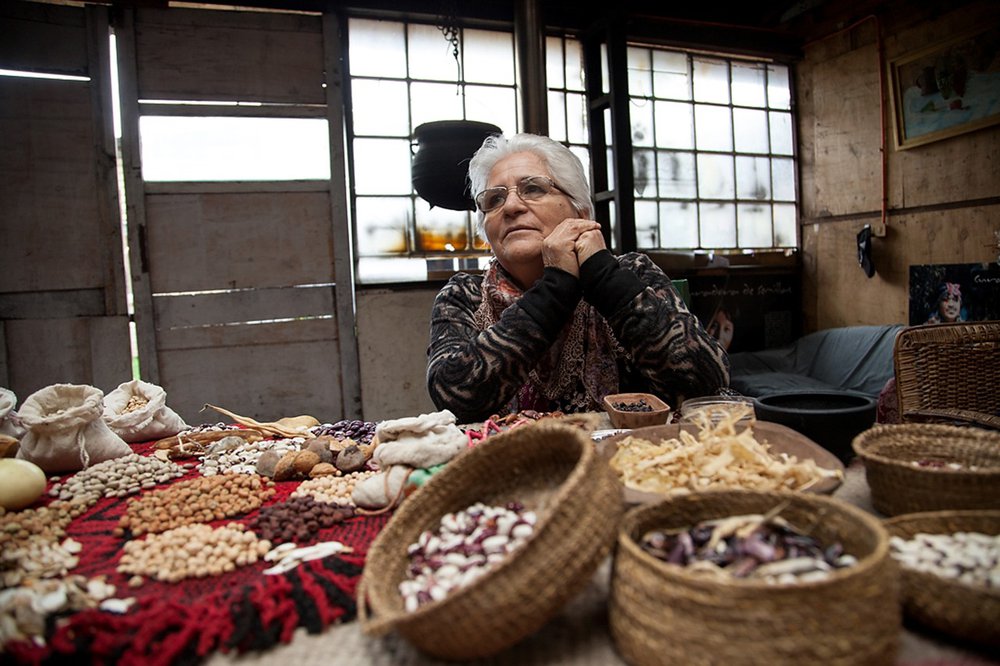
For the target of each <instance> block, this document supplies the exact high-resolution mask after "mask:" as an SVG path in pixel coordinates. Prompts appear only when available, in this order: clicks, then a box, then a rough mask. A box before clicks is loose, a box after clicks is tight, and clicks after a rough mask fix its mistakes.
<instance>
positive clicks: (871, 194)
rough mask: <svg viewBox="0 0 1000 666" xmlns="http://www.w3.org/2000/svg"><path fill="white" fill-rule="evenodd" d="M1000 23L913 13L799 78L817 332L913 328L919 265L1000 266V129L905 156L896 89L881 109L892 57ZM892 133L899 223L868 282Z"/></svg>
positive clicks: (987, 9)
mask: <svg viewBox="0 0 1000 666" xmlns="http://www.w3.org/2000/svg"><path fill="white" fill-rule="evenodd" d="M902 4H903V5H905V3H902ZM998 22H1000V5H997V3H995V2H974V3H970V4H968V5H967V6H966V7H964V8H962V9H961V10H960V11H953V12H944V13H940V14H937V13H936V14H934V15H931V14H929V13H927V11H926V10H920V11H917V10H914V8H912V7H902V9H901V10H900V11H899V12H898V13H893V12H885V13H882V14H881V15H880V16H879V19H878V22H877V23H876V21H875V20H873V19H869V20H865V21H863V22H861V23H859V24H857V25H855V26H853V27H851V28H850V29H848V30H844V31H841V32H839V33H836V34H832V35H830V36H828V37H827V38H825V39H820V40H817V41H816V42H813V43H812V44H810V45H808V46H807V48H806V52H805V59H804V60H803V61H802V62H801V63H800V64H799V65H798V67H797V76H796V87H797V89H798V94H797V96H796V99H797V103H798V111H799V141H800V160H801V165H800V168H801V187H802V192H801V194H802V197H801V198H802V251H803V270H804V283H803V311H804V315H805V327H806V330H807V331H810V330H818V329H825V328H830V327H834V326H847V325H853V324H887V323H907V322H908V321H909V314H908V308H909V268H910V266H911V265H921V264H949V263H975V262H990V261H996V260H997V254H998V250H997V247H996V243H997V240H996V236H995V234H996V233H998V232H1000V126H994V127H992V128H986V129H982V130H978V131H975V132H972V133H969V134H965V135H961V136H957V137H953V138H950V139H944V140H941V141H936V142H934V143H929V144H926V145H923V146H917V147H914V148H910V149H907V150H898V151H897V150H895V149H894V146H893V141H892V138H891V137H892V135H891V131H892V114H891V109H890V108H889V106H888V105H889V97H888V89H883V90H884V92H885V109H884V116H883V115H882V113H883V111H882V110H880V107H879V102H880V88H879V86H880V85H883V86H884V85H887V84H886V83H885V82H884V81H882V82H880V79H879V71H880V68H883V69H882V71H885V70H884V67H885V62H886V60H889V59H893V58H897V57H899V56H902V55H904V54H907V53H911V52H913V51H914V50H918V49H921V48H924V47H926V46H928V45H931V44H934V43H938V42H941V41H943V40H946V39H948V38H949V37H950V36H953V35H958V34H962V33H964V32H967V31H970V30H973V29H975V28H977V27H981V26H986V25H997V24H998ZM879 36H881V41H882V50H883V56H882V57H881V58H880V56H879V50H878V47H879V39H878V38H879ZM883 79H884V80H885V81H887V80H888V77H887V76H883ZM883 118H884V123H880V121H882V120H883ZM883 126H884V131H885V132H886V153H885V155H886V159H887V162H886V173H887V178H886V186H885V191H886V200H887V204H886V208H887V212H888V215H887V225H886V233H885V235H884V236H883V237H878V238H875V239H874V243H873V256H874V261H875V267H876V274H875V275H874V276H873V277H872V278H867V277H866V276H865V274H864V273H863V271H862V270H861V268H860V267H859V265H858V260H857V242H856V235H857V233H858V231H860V230H861V228H862V227H863V226H864V225H865V224H871V225H872V226H873V227H876V225H878V224H879V223H880V221H881V208H882V176H881V173H882V163H881V155H882V152H881V148H880V146H881V133H882V131H883Z"/></svg>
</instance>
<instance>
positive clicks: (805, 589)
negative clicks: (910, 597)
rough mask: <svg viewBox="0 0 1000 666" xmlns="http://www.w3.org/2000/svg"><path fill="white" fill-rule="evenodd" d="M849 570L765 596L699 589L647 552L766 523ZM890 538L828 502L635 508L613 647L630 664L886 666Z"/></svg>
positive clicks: (896, 612) (709, 496)
mask: <svg viewBox="0 0 1000 666" xmlns="http://www.w3.org/2000/svg"><path fill="white" fill-rule="evenodd" d="M778 508H780V512H779V514H778V515H780V516H781V517H782V518H784V519H785V520H787V521H789V522H790V523H792V524H794V525H796V526H798V527H799V528H800V530H802V531H803V532H806V533H808V534H811V535H813V536H814V537H816V539H817V540H818V541H820V542H821V543H835V542H839V543H840V544H841V545H842V546H843V549H844V552H845V553H849V554H851V555H853V557H854V558H856V559H857V563H856V564H854V565H852V566H849V567H845V568H841V569H835V570H833V571H831V572H830V575H829V576H827V577H826V578H825V579H823V580H819V581H812V582H799V583H792V584H778V585H776V584H772V583H768V582H764V581H759V580H750V579H735V578H728V577H705V576H703V575H699V574H697V573H693V572H690V571H687V570H685V568H683V567H680V566H678V565H674V564H668V563H666V562H663V561H661V560H659V559H657V558H655V557H653V556H652V555H651V554H649V553H647V552H645V551H644V550H643V549H642V547H641V545H640V540H641V539H642V537H643V535H645V534H647V533H648V532H649V531H650V530H654V529H663V530H670V529H686V528H688V527H690V526H693V525H697V524H698V523H699V522H701V521H704V520H712V519H719V518H726V517H730V516H738V515H744V514H768V513H769V512H772V511H773V510H776V509H778ZM888 542H889V538H888V533H887V532H886V530H885V528H884V527H883V526H882V525H881V523H880V522H879V521H878V520H877V519H876V518H875V517H873V516H871V515H869V514H867V513H865V512H864V511H862V510H860V509H858V508H856V507H853V506H851V505H849V504H847V503H845V502H842V501H840V500H836V499H833V498H829V497H824V496H819V495H812V494H805V493H790V492H767V491H748V490H718V491H705V492H701V493H692V494H690V495H682V496H678V497H675V498H672V499H669V500H665V501H663V502H659V503H656V504H649V505H645V506H640V507H636V508H635V509H632V510H631V511H629V512H628V513H627V514H626V516H625V518H624V519H623V520H622V523H621V525H620V526H619V531H618V548H617V551H616V554H615V561H614V568H613V573H612V583H611V598H610V605H609V620H610V625H611V635H612V638H613V639H614V641H615V645H616V647H617V649H618V651H619V653H620V654H621V655H622V656H623V657H624V658H625V660H626V661H628V662H629V663H630V664H635V665H645V664H664V663H677V664H692V665H694V664H725V663H758V662H759V663H767V664H778V665H780V664H802V663H816V664H824V665H828V664H842V665H844V666H847V665H851V666H854V665H856V664H873V665H874V664H886V663H893V661H894V659H895V655H896V652H897V650H898V640H899V632H900V626H901V617H900V615H901V614H900V607H899V575H898V570H897V568H896V566H895V564H894V562H893V561H892V559H891V557H890V555H889V545H888Z"/></svg>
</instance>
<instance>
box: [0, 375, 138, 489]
mask: <svg viewBox="0 0 1000 666" xmlns="http://www.w3.org/2000/svg"><path fill="white" fill-rule="evenodd" d="M103 399H104V393H103V392H102V391H101V390H100V389H98V388H94V387H93V386H87V385H80V384H53V385H51V386H46V387H45V388H43V389H40V390H38V391H35V392H34V393H32V394H31V395H30V396H28V398H27V399H26V400H25V401H24V403H23V404H22V405H21V410H20V411H19V412H18V416H19V417H20V419H21V423H23V424H24V427H25V428H26V429H27V432H25V434H24V437H22V438H21V447H20V449H19V450H18V452H17V457H18V458H23V459H24V460H29V461H31V462H33V463H35V464H36V465H38V466H39V467H41V468H42V469H43V470H45V472H47V473H50V474H54V473H61V472H76V471H79V470H81V469H84V468H85V467H89V466H90V465H95V464H97V463H99V462H104V461H105V460H111V459H112V458H120V457H121V456H124V455H128V454H129V453H131V452H132V449H131V448H129V445H128V444H126V443H125V442H124V441H123V440H122V439H121V437H119V436H118V435H116V434H115V433H113V432H112V431H111V428H109V427H108V424H107V423H105V422H104V419H102V418H101V416H102V414H103V412H104V405H103Z"/></svg>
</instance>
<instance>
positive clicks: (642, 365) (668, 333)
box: [580, 250, 729, 407]
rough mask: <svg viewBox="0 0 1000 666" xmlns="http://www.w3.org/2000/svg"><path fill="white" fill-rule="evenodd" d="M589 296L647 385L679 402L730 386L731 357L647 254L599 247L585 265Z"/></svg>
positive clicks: (582, 274) (582, 279) (584, 281)
mask: <svg viewBox="0 0 1000 666" xmlns="http://www.w3.org/2000/svg"><path fill="white" fill-rule="evenodd" d="M580 284H581V286H582V288H583V298H584V299H585V300H586V301H587V302H588V303H590V304H591V305H593V306H594V307H595V308H597V311H598V312H600V313H601V315H602V316H603V317H604V318H605V319H606V320H607V321H608V324H610V326H611V329H612V330H613V331H614V333H615V337H616V338H618V341H619V342H620V343H621V344H622V346H623V347H624V348H625V350H626V352H627V353H628V354H629V356H630V357H631V361H632V365H633V367H634V370H635V372H636V373H637V374H638V376H639V378H640V381H641V383H642V384H644V385H645V387H646V390H648V391H649V392H651V393H654V394H656V395H659V396H661V397H663V398H664V399H666V400H667V401H668V402H671V404H672V405H673V406H674V407H677V405H678V404H679V402H681V401H682V400H683V399H685V398H692V397H695V396H700V395H711V394H715V393H717V392H718V391H719V389H720V388H723V387H726V386H728V385H729V357H728V356H727V355H726V352H725V350H724V349H723V348H722V346H721V345H720V344H719V343H718V341H717V340H715V338H713V337H712V336H710V335H709V334H708V333H707V332H706V331H705V329H704V327H702V325H701V323H700V322H699V321H698V318H697V317H695V316H694V315H693V314H692V313H691V312H690V311H689V310H688V309H687V306H686V305H684V301H683V299H681V297H680V294H678V293H677V290H676V289H674V286H673V284H672V283H671V281H670V278H668V277H667V275H666V274H665V273H664V272H663V271H662V270H660V268H659V267H658V266H656V264H654V263H653V262H652V260H650V259H649V257H647V256H646V255H644V254H641V253H629V254H626V255H623V256H621V257H617V258H616V257H615V256H614V255H612V254H611V253H610V252H608V251H607V250H603V251H601V252H598V253H597V254H595V255H594V256H592V257H591V258H590V259H588V260H587V261H585V262H584V263H583V266H581V267H580Z"/></svg>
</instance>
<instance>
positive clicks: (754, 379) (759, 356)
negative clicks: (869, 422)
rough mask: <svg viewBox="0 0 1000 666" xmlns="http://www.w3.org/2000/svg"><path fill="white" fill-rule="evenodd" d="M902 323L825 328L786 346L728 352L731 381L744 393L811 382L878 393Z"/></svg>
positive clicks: (809, 385) (810, 384)
mask: <svg viewBox="0 0 1000 666" xmlns="http://www.w3.org/2000/svg"><path fill="white" fill-rule="evenodd" d="M902 327H903V326H902V325H901V324H891V325H881V326H844V327H840V328H830V329H826V330H824V331H817V332H815V333H810V334H808V335H805V336H803V337H801V338H799V339H798V340H796V341H795V342H794V343H793V344H791V345H789V346H787V347H782V348H779V349H765V350H763V351H759V352H739V353H736V354H730V356H729V362H730V365H731V381H730V385H731V386H732V388H733V389H735V390H737V391H739V392H740V393H742V394H744V395H749V396H759V395H763V394H764V393H771V392H773V391H784V390H789V391H790V390H797V389H810V388H814V389H824V390H830V389H839V390H848V391H858V392H860V393H864V394H866V395H870V396H873V397H875V396H878V394H879V391H881V390H882V387H883V386H885V383H886V382H887V381H889V379H890V378H891V377H892V376H893V357H892V354H893V345H894V343H895V340H896V334H897V333H898V332H899V330H900V329H901V328H902Z"/></svg>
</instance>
